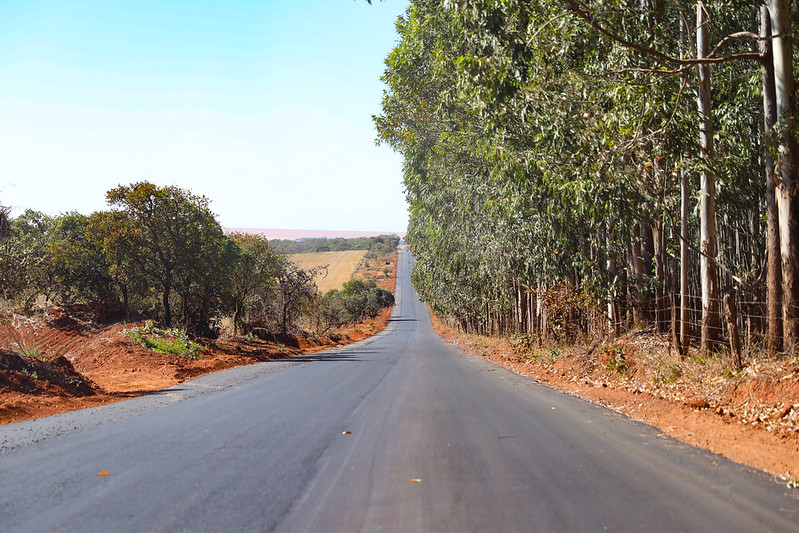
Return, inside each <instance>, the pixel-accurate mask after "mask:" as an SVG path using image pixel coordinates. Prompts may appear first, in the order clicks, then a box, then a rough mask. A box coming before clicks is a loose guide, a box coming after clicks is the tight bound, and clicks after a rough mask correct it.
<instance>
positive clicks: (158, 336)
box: [127, 320, 204, 359]
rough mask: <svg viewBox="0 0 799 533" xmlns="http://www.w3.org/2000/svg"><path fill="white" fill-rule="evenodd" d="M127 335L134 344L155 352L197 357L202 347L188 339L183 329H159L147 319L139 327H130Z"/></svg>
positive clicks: (190, 357) (199, 355)
mask: <svg viewBox="0 0 799 533" xmlns="http://www.w3.org/2000/svg"><path fill="white" fill-rule="evenodd" d="M127 336H128V338H129V339H130V341H131V344H133V345H134V346H143V347H144V348H147V349H148V350H152V351H154V352H156V353H169V354H174V355H180V356H183V357H188V358H189V359H199V358H200V357H202V355H201V354H200V352H201V351H202V350H203V349H204V348H203V347H202V346H201V345H200V344H197V343H196V342H194V341H192V340H190V339H189V338H188V335H187V334H186V332H185V331H183V330H181V329H177V328H171V329H160V328H157V327H155V325H154V324H153V321H152V320H148V321H147V322H145V323H144V326H142V327H141V328H131V329H129V330H128V331H127Z"/></svg>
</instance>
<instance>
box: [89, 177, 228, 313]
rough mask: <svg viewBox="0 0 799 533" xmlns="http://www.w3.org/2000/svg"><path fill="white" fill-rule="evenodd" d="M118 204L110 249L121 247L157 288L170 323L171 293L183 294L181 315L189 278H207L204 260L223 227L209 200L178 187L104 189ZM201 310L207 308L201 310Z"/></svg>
mask: <svg viewBox="0 0 799 533" xmlns="http://www.w3.org/2000/svg"><path fill="white" fill-rule="evenodd" d="M106 198H107V200H108V203H109V205H111V206H113V207H117V208H118V211H117V213H118V214H117V215H114V216H110V217H108V218H107V219H106V221H107V222H111V224H110V225H109V226H108V230H110V231H109V232H108V233H106V235H105V237H106V238H107V239H111V241H113V244H112V246H111V248H112V249H114V250H118V251H121V252H122V253H123V254H124V256H125V258H126V259H128V260H130V261H131V262H132V263H133V264H135V266H136V267H137V269H138V270H139V271H140V272H142V273H143V274H144V276H145V277H146V278H147V279H149V280H151V282H152V283H154V284H156V285H157V286H158V287H159V289H160V292H161V305H162V309H163V322H164V324H165V325H166V326H167V327H168V326H171V324H172V315H173V311H172V302H171V299H172V295H173V291H175V290H176V289H178V290H179V291H180V292H181V293H182V294H181V296H182V303H183V307H182V308H181V314H182V315H183V316H184V317H186V316H188V314H189V310H188V308H187V305H186V304H187V303H188V301H189V298H190V292H191V290H192V289H193V284H194V283H199V281H198V280H200V279H205V280H206V281H207V280H208V279H209V278H208V277H207V276H208V274H209V270H210V269H213V268H214V267H215V265H214V264H213V262H212V261H208V260H207V259H208V257H209V250H214V249H215V246H216V245H218V244H219V242H220V241H221V239H222V238H223V233H222V228H221V226H220V225H219V223H218V222H217V221H216V219H215V218H214V215H213V213H211V211H210V209H209V207H208V199H207V198H205V197H204V196H195V195H193V194H191V193H190V192H188V191H185V190H183V189H179V188H177V187H158V186H156V185H154V184H152V183H149V182H146V181H143V182H139V183H134V184H132V185H128V186H123V185H120V186H119V187H117V188H115V189H112V190H110V191H108V193H107V194H106ZM202 314H206V313H202Z"/></svg>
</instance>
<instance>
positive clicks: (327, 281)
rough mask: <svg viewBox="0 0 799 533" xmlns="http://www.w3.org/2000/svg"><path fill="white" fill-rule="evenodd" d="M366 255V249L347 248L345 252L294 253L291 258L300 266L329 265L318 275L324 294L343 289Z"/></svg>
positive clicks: (319, 284) (318, 285) (317, 278)
mask: <svg viewBox="0 0 799 533" xmlns="http://www.w3.org/2000/svg"><path fill="white" fill-rule="evenodd" d="M364 255H366V251H365V250H347V251H344V252H317V253H312V254H293V255H290V256H289V259H291V261H293V262H294V263H296V264H297V266H299V267H300V268H304V269H309V268H313V267H317V266H325V265H328V267H327V275H325V271H324V270H323V271H322V272H320V273H319V274H318V275H317V277H316V280H315V281H316V286H317V287H319V292H321V293H322V294H324V293H326V292H327V291H329V290H332V289H341V288H342V287H343V286H344V283H346V282H348V281H349V280H350V279H351V278H352V274H353V273H354V272H355V270H356V269H357V268H358V264H359V263H360V262H361V259H363V256H364Z"/></svg>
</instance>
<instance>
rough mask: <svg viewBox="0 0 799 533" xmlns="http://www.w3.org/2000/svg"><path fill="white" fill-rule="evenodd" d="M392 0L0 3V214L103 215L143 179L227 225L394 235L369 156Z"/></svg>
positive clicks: (386, 164) (403, 209)
mask: <svg viewBox="0 0 799 533" xmlns="http://www.w3.org/2000/svg"><path fill="white" fill-rule="evenodd" d="M406 7H407V1H405V0H385V1H384V2H374V4H373V5H371V6H369V5H368V4H367V3H366V2H365V0H357V1H354V0H294V1H292V0H279V1H278V0H272V1H270V0H261V1H253V2H248V1H227V2H225V1H204V2H181V1H176V0H163V1H146V0H136V1H127V0H122V1H119V0H117V1H113V2H109V1H92V0H81V1H69V0H59V1H42V2H36V1H28V2H25V1H18V2H7V1H5V0H0V204H2V205H6V206H9V207H11V208H12V216H16V215H18V214H20V213H21V212H22V211H23V210H24V209H27V208H31V209H36V210H39V211H44V212H45V213H48V214H51V215H56V214H59V213H63V212H67V211H79V212H81V213H84V214H89V213H91V212H93V211H96V210H101V209H106V208H107V205H106V203H105V192H106V191H107V190H108V189H110V188H112V187H114V186H116V185H118V184H121V183H122V184H127V183H133V182H135V181H141V180H148V181H151V182H154V183H156V184H159V185H177V186H179V187H182V188H185V189H189V190H191V191H192V192H193V193H194V194H197V195H205V196H206V197H208V198H209V199H210V200H211V208H212V210H213V211H214V212H215V213H216V214H217V215H218V219H219V221H220V223H221V224H222V225H223V226H226V227H260V228H297V229H306V228H307V229H330V230H370V231H384V230H386V231H403V230H404V229H405V226H406V223H407V206H406V204H405V199H404V195H403V192H402V183H401V181H402V176H401V167H402V160H401V157H400V156H399V155H397V154H395V153H393V152H392V151H391V150H390V148H388V147H385V146H381V147H376V146H375V143H374V139H375V137H376V133H375V131H374V126H373V124H372V120H371V116H372V115H373V114H376V113H379V111H380V100H381V97H382V90H383V86H382V84H381V82H380V81H379V77H380V75H381V74H382V72H383V68H384V64H383V60H384V58H385V56H386V54H387V53H388V52H389V51H390V50H391V48H392V47H393V46H394V44H395V43H396V40H397V37H396V33H395V29H394V23H395V21H396V19H397V16H398V15H400V14H402V13H403V12H404V10H405V8H406Z"/></svg>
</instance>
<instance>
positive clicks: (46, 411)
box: [0, 255, 396, 424]
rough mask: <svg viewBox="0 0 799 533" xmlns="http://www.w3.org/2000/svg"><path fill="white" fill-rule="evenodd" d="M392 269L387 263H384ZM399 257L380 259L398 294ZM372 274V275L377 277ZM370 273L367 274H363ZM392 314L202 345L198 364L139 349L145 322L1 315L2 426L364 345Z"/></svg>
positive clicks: (56, 312) (57, 314) (385, 282)
mask: <svg viewBox="0 0 799 533" xmlns="http://www.w3.org/2000/svg"><path fill="white" fill-rule="evenodd" d="M386 262H388V263H389V264H388V265H386V264H385V263H386ZM387 268H388V269H390V270H391V272H392V273H393V272H396V255H394V256H386V258H384V259H383V260H381V265H380V275H381V279H379V280H378V284H379V285H381V286H382V287H384V288H389V289H393V287H394V280H393V276H391V277H389V276H385V274H384V272H383V271H384V270H386V269H387ZM373 274H374V273H373ZM358 275H359V276H368V275H370V274H369V269H365V270H364V271H363V272H359V274H358ZM390 315H391V309H384V310H383V312H382V313H381V314H380V315H379V316H378V317H376V318H374V319H370V320H368V321H366V322H364V323H362V324H357V325H354V326H350V327H346V328H342V329H339V330H336V331H334V332H332V333H330V334H329V335H327V336H324V337H323V336H318V335H314V334H312V333H298V334H293V335H290V338H282V339H273V340H269V341H267V340H260V339H253V338H246V339H245V338H239V339H238V340H233V339H231V338H225V337H223V338H221V339H218V340H214V341H211V340H207V339H205V340H203V339H199V342H200V343H201V344H202V345H203V346H204V347H205V349H204V350H203V351H202V352H201V354H202V356H201V357H200V358H199V359H190V358H187V357H183V356H180V355H173V354H162V353H156V352H153V351H150V350H148V349H146V348H144V347H142V346H137V345H134V343H132V342H131V339H130V338H129V337H128V331H129V330H130V329H131V328H134V327H139V328H141V327H143V326H144V322H133V323H115V324H106V325H102V324H98V323H97V322H96V321H95V318H94V315H92V314H91V313H71V314H67V313H65V312H64V311H63V310H60V309H52V310H50V311H49V312H48V313H47V314H45V315H44V316H41V317H35V318H32V317H24V316H21V315H13V314H12V315H3V316H0V424H9V423H12V422H19V421H22V420H28V419H31V418H39V417H43V416H49V415H53V414H58V413H63V412H66V411H72V410H75V409H83V408H86V407H94V406H97V405H102V404H106V403H112V402H116V401H120V400H124V399H128V398H132V397H135V396H139V395H142V394H146V393H149V392H153V391H158V390H161V389H164V388H166V387H170V386H172V385H175V384H177V383H180V382H182V381H185V380H188V379H191V378H194V377H197V376H201V375H204V374H208V373H211V372H216V371H218V370H224V369H226V368H233V367H237V366H242V365H247V364H252V363H257V362H262V361H273V360H277V359H282V358H286V357H292V356H295V355H301V354H307V353H313V352H318V351H321V350H325V349H328V348H332V347H335V346H342V345H346V344H349V343H352V342H355V341H358V340H363V339H365V338H367V337H369V336H371V335H374V334H375V333H378V332H379V331H381V330H383V329H384V328H385V327H386V324H387V323H388V320H389V318H390Z"/></svg>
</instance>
